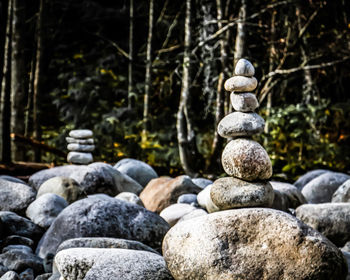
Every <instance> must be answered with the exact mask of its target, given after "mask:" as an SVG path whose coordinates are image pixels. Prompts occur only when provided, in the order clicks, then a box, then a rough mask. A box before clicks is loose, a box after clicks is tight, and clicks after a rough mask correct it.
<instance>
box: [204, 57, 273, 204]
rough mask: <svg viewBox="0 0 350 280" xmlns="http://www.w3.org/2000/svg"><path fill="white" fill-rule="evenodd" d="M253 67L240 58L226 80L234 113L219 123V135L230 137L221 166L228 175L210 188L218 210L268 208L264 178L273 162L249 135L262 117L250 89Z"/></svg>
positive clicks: (268, 187)
mask: <svg viewBox="0 0 350 280" xmlns="http://www.w3.org/2000/svg"><path fill="white" fill-rule="evenodd" d="M254 73H255V69H254V66H253V65H252V64H251V63H250V62H249V61H248V60H246V59H240V60H239V61H238V62H237V64H236V67H235V76H234V77H232V78H230V79H228V80H227V81H226V82H225V89H226V90H227V91H230V92H231V95H230V100H231V105H232V107H233V108H234V110H235V112H233V113H231V114H229V115H227V116H225V117H224V118H223V119H222V120H221V121H220V123H219V125H218V133H219V135H220V136H221V137H224V138H228V139H233V140H231V141H230V142H229V143H228V144H227V145H226V147H225V149H224V151H223V153H222V165H223V168H224V170H225V172H226V173H227V174H228V175H229V176H231V177H224V178H220V179H218V180H216V181H215V182H214V183H213V186H212V188H211V190H210V196H211V199H212V201H213V203H214V204H215V205H216V206H217V207H218V209H219V210H226V209H233V208H243V207H270V206H271V205H272V203H273V199H274V192H273V188H272V186H271V184H270V183H269V182H268V181H267V180H268V179H269V178H270V177H271V176H272V165H271V161H270V158H269V156H268V154H267V152H266V151H265V149H264V148H263V147H262V146H261V145H260V144H259V143H257V142H256V141H254V140H252V139H251V136H253V135H256V134H260V133H261V132H263V130H264V126H265V122H264V120H263V119H262V118H261V117H260V116H259V115H258V114H257V113H255V112H254V110H255V109H257V108H258V107H259V103H258V100H257V98H256V96H255V94H254V93H252V91H254V90H255V89H256V87H257V83H258V82H257V80H256V78H254V77H253V76H254Z"/></svg>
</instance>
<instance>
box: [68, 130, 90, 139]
mask: <svg viewBox="0 0 350 280" xmlns="http://www.w3.org/2000/svg"><path fill="white" fill-rule="evenodd" d="M93 135H94V134H93V132H92V131H91V130H90V129H76V130H71V131H70V132H69V137H72V138H79V139H81V138H83V139H85V138H91V137H92V136H93Z"/></svg>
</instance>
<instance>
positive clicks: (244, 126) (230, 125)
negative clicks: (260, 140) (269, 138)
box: [218, 112, 265, 138]
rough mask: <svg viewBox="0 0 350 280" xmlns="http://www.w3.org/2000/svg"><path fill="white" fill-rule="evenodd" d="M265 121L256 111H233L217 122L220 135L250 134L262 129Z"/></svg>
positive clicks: (259, 131) (236, 135)
mask: <svg viewBox="0 0 350 280" xmlns="http://www.w3.org/2000/svg"><path fill="white" fill-rule="evenodd" d="M264 126H265V121H264V119H263V118H262V117H260V116H259V115H258V114H257V113H242V112H233V113H231V114H229V115H227V116H225V117H224V118H223V119H222V120H221V121H220V122H219V124H218V133H219V135H220V136H221V137H224V138H231V137H238V136H251V135H254V134H260V133H261V132H263V131H264Z"/></svg>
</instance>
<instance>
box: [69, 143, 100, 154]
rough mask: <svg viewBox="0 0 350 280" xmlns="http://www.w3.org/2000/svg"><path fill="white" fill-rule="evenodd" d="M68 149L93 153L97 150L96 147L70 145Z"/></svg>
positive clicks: (77, 144)
mask: <svg viewBox="0 0 350 280" xmlns="http://www.w3.org/2000/svg"><path fill="white" fill-rule="evenodd" d="M67 149H68V151H75V152H92V151H93V150H95V145H85V144H79V143H70V144H68V145H67Z"/></svg>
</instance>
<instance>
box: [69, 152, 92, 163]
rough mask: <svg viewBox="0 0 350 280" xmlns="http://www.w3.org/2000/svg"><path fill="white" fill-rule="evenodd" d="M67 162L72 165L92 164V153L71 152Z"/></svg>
mask: <svg viewBox="0 0 350 280" xmlns="http://www.w3.org/2000/svg"><path fill="white" fill-rule="evenodd" d="M67 161H68V162H71V163H78V164H88V163H90V162H92V161H93V159H92V154H90V153H80V152H69V153H68V156H67Z"/></svg>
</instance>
